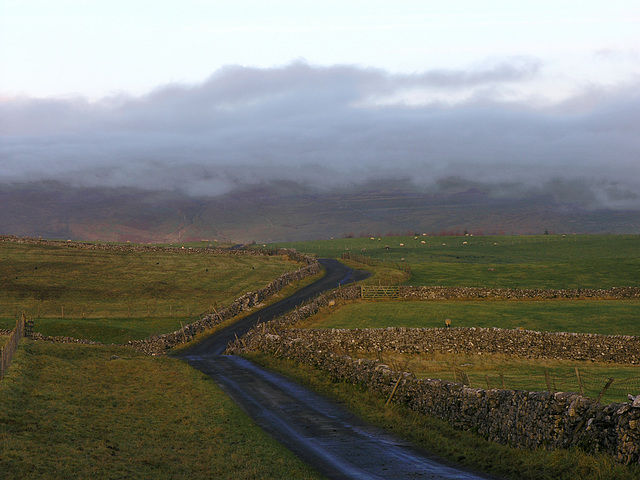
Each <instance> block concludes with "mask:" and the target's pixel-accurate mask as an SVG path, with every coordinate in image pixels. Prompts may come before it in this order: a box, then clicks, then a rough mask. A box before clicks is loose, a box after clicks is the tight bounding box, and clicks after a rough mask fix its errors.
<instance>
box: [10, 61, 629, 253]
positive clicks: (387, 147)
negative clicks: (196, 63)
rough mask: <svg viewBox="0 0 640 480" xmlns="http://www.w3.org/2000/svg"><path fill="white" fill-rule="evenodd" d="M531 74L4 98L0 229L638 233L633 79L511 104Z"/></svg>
mask: <svg viewBox="0 0 640 480" xmlns="http://www.w3.org/2000/svg"><path fill="white" fill-rule="evenodd" d="M542 69H544V65H543V64H542V63H541V62H540V61H539V60H537V59H535V58H531V57H514V58H506V59H501V60H499V61H495V62H484V63H481V64H477V65H473V66H470V67H469V68H467V69H462V70H429V71H424V72H418V73H415V74H397V73H395V74H393V73H389V72H386V71H384V70H380V69H374V68H362V67H358V66H351V65H342V66H333V67H319V66H312V65H308V64H307V63H305V62H301V61H300V62H294V63H292V64H289V65H285V66H279V67H273V68H264V69H258V68H250V67H228V68H224V69H221V70H219V71H217V72H216V73H215V74H214V75H212V76H211V77H210V78H209V79H207V80H206V81H205V82H203V83H200V84H172V85H165V86H163V87H160V88H158V89H156V90H154V91H152V92H151V93H149V94H147V95H143V96H139V97H132V96H127V95H117V96H113V97H109V98H103V99H101V100H96V101H89V100H86V99H83V98H57V99H51V98H50V99H37V98H26V97H15V98H5V99H2V100H1V101H0V122H1V123H0V135H1V140H2V141H1V143H0V163H1V167H2V168H1V169H0V195H2V209H1V212H0V231H1V233H16V234H23V233H27V232H30V233H38V232H41V233H40V234H47V235H49V234H55V235H56V236H67V235H75V236H78V235H80V236H82V235H85V234H86V235H88V234H89V232H92V234H93V232H94V231H95V232H98V231H103V232H104V235H107V234H108V232H109V231H110V230H112V231H113V232H116V231H122V235H125V233H126V232H127V231H128V232H130V234H133V232H138V233H136V235H139V238H152V239H155V238H165V237H166V236H167V235H169V236H171V235H187V233H186V232H191V233H189V234H188V236H193V235H195V236H200V234H203V235H204V234H205V233H206V232H209V234H212V232H218V234H220V235H228V236H231V237H232V238H234V239H237V240H238V241H246V240H250V239H255V240H257V241H267V240H270V239H277V240H284V239H297V238H303V237H304V238H308V237H309V236H310V235H320V234H321V236H325V235H329V236H335V235H341V234H344V233H347V232H350V231H353V233H356V234H357V233H359V231H363V232H365V231H377V230H379V231H381V232H382V233H386V232H387V231H402V230H407V229H416V230H429V231H442V230H447V229H451V228H461V229H464V228H471V229H473V228H476V229H482V230H483V231H499V230H500V231H504V232H514V233H515V232H522V233H527V232H531V233H540V230H541V229H544V228H548V229H550V230H551V229H553V230H557V231H560V230H562V231H565V232H568V231H572V230H574V229H575V230H578V231H638V226H637V221H635V220H634V218H636V217H635V216H637V213H638V211H640V95H639V94H638V92H640V88H638V87H639V85H638V82H637V81H633V80H629V82H627V83H625V84H617V85H610V86H606V87H605V86H599V87H595V86H590V85H584V86H578V87H576V90H575V92H574V94H573V95H572V96H570V97H566V98H563V99H562V100H559V101H558V100H555V101H553V100H552V99H549V98H547V97H545V96H544V95H543V94H542V93H541V94H540V95H539V96H537V97H535V98H532V97H531V96H527V97H523V96H522V95H521V94H520V93H519V92H520V90H519V89H520V87H523V86H525V85H527V83H528V82H530V81H531V80H532V79H534V78H536V77H537V76H539V74H540V71H541V70H542ZM261 192H262V193H261ZM462 194H464V195H462ZM460 196H462V198H465V199H466V200H465V202H466V203H465V202H463V203H462V204H461V203H460ZM382 199H384V202H383V203H381V202H382ZM462 205H464V208H463V207H462ZM270 209H273V210H270ZM394 209H395V213H393V214H392V213H391V212H392V211H394ZM516 210H517V211H518V212H519V213H518V214H516V213H514V212H515V211H516ZM285 212H287V213H286V216H287V217H288V218H287V219H285V218H283V217H285ZM445 212H446V215H444V213H445ZM472 212H473V213H472ZM497 212H501V213H499V214H498V213H497ZM508 212H511V213H508ZM603 212H609V213H607V214H605V213H603ZM358 215H359V216H358ZM607 215H608V217H607ZM490 218H494V219H495V220H492V221H489V220H488V219H490ZM537 218H539V219H540V221H538V220H536V219H537ZM606 218H609V220H606ZM623 218H624V219H627V218H628V219H629V220H628V221H627V220H622V219H623ZM260 219H262V220H260ZM318 219H321V222H320V224H319V225H321V226H318ZM616 219H618V220H616ZM498 220H500V222H498V223H499V224H500V226H499V227H498V226H496V227H491V226H490V225H491V224H492V223H494V224H496V222H497V221H498ZM507 220H508V222H507ZM605 220H606V221H605ZM312 223H316V226H315V227H312V226H311V224H312ZM545 223H547V224H549V225H544V224H545ZM37 225H39V226H37ZM634 229H635V230H634ZM145 230H146V231H147V233H144V234H143V233H142V232H143V231H145ZM277 230H279V231H280V232H279V233H276V231H277ZM83 232H84V233H83ZM179 232H182V233H179ZM222 232H225V233H222ZM113 235H115V233H114V234H113Z"/></svg>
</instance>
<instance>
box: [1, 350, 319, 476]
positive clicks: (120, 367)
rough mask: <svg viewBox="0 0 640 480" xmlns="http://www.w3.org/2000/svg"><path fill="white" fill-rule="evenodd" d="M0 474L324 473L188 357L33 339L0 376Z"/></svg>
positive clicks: (228, 474)
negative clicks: (187, 360) (183, 359)
mask: <svg viewBox="0 0 640 480" xmlns="http://www.w3.org/2000/svg"><path fill="white" fill-rule="evenodd" d="M113 355H116V356H118V357H119V358H117V359H111V357H112V356H113ZM0 477H1V478H2V479H3V480H13V479H16V480H17V479H20V480H22V479H56V480H58V479H76V478H95V479H114V478H157V479H175V478H190V479H209V478H220V479H238V478H242V479H263V478H292V479H293V478H295V479H315V478H321V477H320V476H319V475H317V474H316V473H315V472H313V471H312V470H311V469H309V468H308V467H307V466H306V465H304V464H303V463H302V462H300V461H299V460H297V459H296V458H295V457H294V455H293V454H292V453H291V452H289V451H288V450H287V449H286V448H284V447H282V446H281V445H280V444H278V443H277V442H275V441H274V440H272V439H271V438H270V437H269V436H268V435H267V434H266V433H264V432H263V431H262V430H261V429H260V428H258V427H256V425H255V424H254V423H253V421H252V420H251V419H249V417H247V416H246V415H245V414H244V412H243V411H242V410H241V409H240V408H239V407H238V406H236V405H235V404H234V403H233V402H232V401H231V400H230V399H229V397H227V396H226V394H224V393H223V392H222V391H221V390H220V389H219V388H218V387H217V386H216V385H215V384H214V383H213V382H211V381H210V380H209V379H208V378H207V377H205V376H204V375H203V374H201V373H200V372H198V371H197V370H195V369H192V368H190V367H189V366H188V365H187V364H186V363H183V362H181V361H179V360H176V359H172V358H169V357H148V356H144V355H142V354H138V353H136V352H135V351H133V350H132V349H128V348H125V347H117V346H87V345H81V346H78V345H63V344H52V343H47V342H32V341H29V340H23V341H22V343H21V345H20V348H19V349H18V351H17V353H16V355H15V357H14V359H13V363H12V366H11V368H10V369H9V371H8V373H7V376H6V377H5V378H4V380H3V381H2V382H0Z"/></svg>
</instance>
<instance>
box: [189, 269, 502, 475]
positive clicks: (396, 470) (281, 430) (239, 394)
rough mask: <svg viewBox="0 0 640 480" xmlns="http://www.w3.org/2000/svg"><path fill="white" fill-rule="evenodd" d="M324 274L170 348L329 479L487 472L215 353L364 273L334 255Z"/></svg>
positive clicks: (243, 362)
mask: <svg viewBox="0 0 640 480" xmlns="http://www.w3.org/2000/svg"><path fill="white" fill-rule="evenodd" d="M321 263H322V265H323V266H324V267H325V271H326V274H325V276H324V277H323V278H321V279H320V280H318V281H316V282H315V283H313V284H311V285H308V286H307V287H304V288H302V289H300V290H298V291H297V292H296V293H295V294H294V295H292V296H291V297H288V298H286V299H284V300H282V301H280V302H278V303H276V304H273V305H270V306H268V307H265V308H264V309H262V310H260V311H258V312H255V313H254V314H252V315H250V316H248V317H246V318H244V319H242V320H240V321H239V322H237V323H235V324H234V325H231V326H229V327H227V328H225V329H223V330H220V331H219V332H217V333H215V334H213V335H212V336H210V337H208V338H207V339H205V340H203V341H202V342H200V343H198V344H196V345H194V346H193V347H191V348H188V349H185V350H183V351H181V352H180V353H179V354H178V355H177V356H178V357H179V358H182V359H183V360H186V361H187V362H188V363H189V364H190V365H191V366H193V367H194V368H197V369H198V370H201V371H202V372H204V373H206V374H207V375H209V376H210V377H211V378H212V379H213V380H214V381H215V382H216V383H217V384H218V385H220V386H221V387H222V389H223V390H224V391H225V392H226V393H227V394H228V395H229V396H230V397H231V398H233V400H234V401H235V402H237V403H238V404H239V405H240V406H241V407H242V408H243V409H244V410H245V411H246V412H247V413H248V414H249V415H250V416H251V417H252V418H253V419H254V420H255V421H256V422H257V423H258V424H259V425H260V426H261V427H262V428H264V429H265V430H266V431H267V432H269V433H270V434H271V435H272V436H273V437H274V438H276V439H277V440H278V441H280V442H281V443H283V444H284V445H285V446H287V447H288V448H289V449H290V450H292V451H293V452H294V453H295V454H296V455H298V457H300V458H301V459H303V460H304V461H306V462H307V463H309V464H310V465H312V466H313V467H314V468H316V469H317V470H318V471H319V472H321V473H322V474H323V475H325V476H326V477H328V478H331V479H398V480H400V479H409V478H410V479H433V480H445V479H449V480H451V479H457V480H487V479H489V478H491V477H488V476H481V475H478V474H475V473H472V472H469V471H466V470H462V469H460V468H458V467H455V466H452V465H447V464H445V463H443V462H442V461H438V460H436V459H434V458H431V457H429V455H428V454H427V453H425V452H423V451H420V450H418V449H416V448H414V447H413V446H411V445H410V444H408V443H407V442H405V441H403V440H400V439H398V438H396V437H393V436H392V435H390V434H388V433H386V432H384V431H382V430H380V429H377V428H374V427H372V426H370V425H367V424H366V423H364V422H362V421H361V420H359V419H358V418H357V417H355V416H354V415H352V414H351V413H349V412H348V411H346V410H345V409H344V408H342V407H341V406H340V405H339V404H337V403H335V402H332V401H330V400H327V399H326V398H323V397H321V396H319V395H317V394H316V393H314V392H312V391H310V390H307V389H306V388H303V387H301V386H300V385H298V384H296V383H294V382H292V381H290V380H288V379H287V378H285V377H283V376H281V375H278V374H274V373H272V372H269V371H267V370H265V369H263V368H261V367H258V366H256V365H254V364H253V363H251V362H249V361H248V360H246V359H244V358H241V357H236V356H230V355H222V353H223V352H224V350H225V349H226V346H227V344H228V342H229V341H230V340H233V339H234V338H235V337H236V336H237V337H240V336H241V335H243V334H244V333H245V332H247V331H248V330H249V329H250V328H251V327H252V326H253V325H255V324H256V323H259V322H264V321H269V320H271V319H272V318H275V317H276V316H279V315H282V314H283V313H286V312H287V311H289V310H291V309H292V308H294V307H295V306H296V305H299V304H301V303H303V302H306V301H307V300H309V299H311V298H313V297H315V296H316V295H317V294H319V293H321V292H323V291H326V290H330V289H333V288H336V287H337V286H338V285H339V284H345V283H349V282H353V281H358V280H361V279H364V278H366V277H367V276H368V275H369V274H368V272H363V271H357V270H351V269H349V268H348V267H346V266H344V265H343V264H341V263H340V262H338V261H336V260H321Z"/></svg>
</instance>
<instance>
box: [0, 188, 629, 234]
mask: <svg viewBox="0 0 640 480" xmlns="http://www.w3.org/2000/svg"><path fill="white" fill-rule="evenodd" d="M369 187H370V189H369V190H365V189H360V190H358V191H352V192H346V191H343V192H334V193H309V192H307V191H306V190H305V189H304V188H303V187H300V186H299V185H296V184H292V183H290V182H282V183H279V184H277V185H272V186H271V187H266V186H262V187H253V188H251V189H247V190H236V191H234V192H233V193H228V194H225V195H220V196H217V197H199V198H196V197H192V196H187V195H185V194H182V193H179V192H157V191H146V190H135V189H131V188H119V189H112V188H111V189H107V188H69V187H66V188H61V186H60V185H57V184H40V185H35V184H30V185H29V186H28V187H27V186H22V187H13V188H6V187H3V188H0V204H2V208H1V209H0V232H2V233H4V234H14V235H21V236H40V235H42V236H43V237H45V238H59V239H67V238H72V239H84V240H104V241H133V242H178V241H200V240H203V239H207V240H209V241H215V240H218V241H225V242H241V243H249V242H252V241H257V242H260V243H266V242H283V241H294V240H312V239H329V238H332V237H335V238H340V237H345V236H351V235H354V236H370V235H376V236H381V235H390V234H402V235H406V234H413V233H428V234H462V233H464V232H465V231H467V232H470V233H473V234H476V235H479V234H542V233H544V232H545V231H548V232H549V233H640V215H639V214H638V211H637V210H610V209H597V210H585V209H584V208H582V207H580V206H578V205H572V204H567V203H558V202H554V201H550V200H549V198H546V197H543V196H537V197H529V198H527V199H517V198H501V199H496V198H492V197H491V196H489V195H487V194H485V193H483V192H482V191H480V190H477V189H466V190H459V191H457V192H455V191H454V190H452V191H450V192H449V193H440V194H424V193H420V192H416V191H415V189H414V190H413V191H412V190H410V189H409V188H408V187H407V186H406V185H404V184H398V183H395V184H387V185H384V184H381V183H377V184H375V185H373V184H372V185H369ZM402 187H405V188H402ZM451 188H452V189H453V187H451Z"/></svg>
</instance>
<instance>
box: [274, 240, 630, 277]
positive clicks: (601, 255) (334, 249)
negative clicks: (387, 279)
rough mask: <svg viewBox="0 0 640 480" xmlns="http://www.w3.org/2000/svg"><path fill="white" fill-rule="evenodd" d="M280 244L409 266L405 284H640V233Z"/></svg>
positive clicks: (332, 255) (326, 255)
mask: <svg viewBox="0 0 640 480" xmlns="http://www.w3.org/2000/svg"><path fill="white" fill-rule="evenodd" d="M423 242H424V243H423ZM272 246H273V245H271V246H270V247H272ZM278 246H287V247H292V248H296V249H297V250H298V251H301V252H308V253H313V254H316V255H318V256H319V257H332V258H340V257H341V255H342V254H343V253H345V252H350V253H352V254H356V255H365V256H366V257H368V258H370V259H371V260H374V261H377V262H379V264H381V265H401V264H408V265H409V266H410V268H411V277H410V278H409V279H408V280H406V281H404V284H405V285H415V286H418V285H426V286H464V287H480V286H481V287H503V288H553V289H563V288H610V287H614V286H615V287H629V286H631V287H633V286H639V285H640V235H569V236H562V235H536V236H454V237H431V236H422V235H420V236H409V237H383V238H380V239H378V238H377V237H373V240H372V239H371V238H345V239H340V240H328V241H316V242H296V243H287V244H278Z"/></svg>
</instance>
